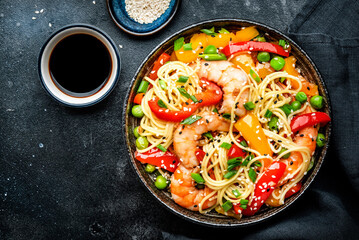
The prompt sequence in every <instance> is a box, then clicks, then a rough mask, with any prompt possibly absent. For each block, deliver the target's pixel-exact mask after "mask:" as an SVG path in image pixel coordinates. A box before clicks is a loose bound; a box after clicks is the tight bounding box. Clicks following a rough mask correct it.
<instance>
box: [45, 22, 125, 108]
mask: <svg viewBox="0 0 359 240" xmlns="http://www.w3.org/2000/svg"><path fill="white" fill-rule="evenodd" d="M38 66H39V76H40V80H41V85H42V87H43V88H44V90H45V91H46V92H47V93H48V94H49V95H50V96H51V97H52V98H53V99H54V100H56V101H57V102H59V103H61V104H63V105H65V106H69V107H88V106H92V105H94V104H96V103H99V102H100V101H102V100H103V99H105V98H106V97H107V96H108V95H109V94H110V93H111V92H112V90H113V89H114V88H115V86H116V84H117V82H118V80H119V75H120V70H121V61H120V55H119V52H118V49H117V47H116V44H115V43H114V42H113V41H112V39H111V38H110V37H109V36H108V35H107V34H106V33H105V32H103V31H102V30H100V29H99V28H96V27H94V26H91V25H88V24H72V25H68V26H65V27H63V28H61V29H59V30H58V31H56V32H55V33H53V34H52V35H51V36H50V37H49V38H48V40H47V41H46V42H45V43H44V46H43V47H42V48H41V50H40V55H39V65H38Z"/></svg>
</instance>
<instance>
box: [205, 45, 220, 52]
mask: <svg viewBox="0 0 359 240" xmlns="http://www.w3.org/2000/svg"><path fill="white" fill-rule="evenodd" d="M204 53H205V54H216V53H217V48H216V47H215V46H214V45H208V46H207V47H206V48H205V49H204Z"/></svg>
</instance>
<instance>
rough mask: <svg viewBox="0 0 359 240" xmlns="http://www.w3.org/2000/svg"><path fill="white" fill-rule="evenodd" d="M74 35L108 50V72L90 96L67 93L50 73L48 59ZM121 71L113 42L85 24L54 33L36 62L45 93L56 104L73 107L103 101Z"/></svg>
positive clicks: (114, 84)
mask: <svg viewBox="0 0 359 240" xmlns="http://www.w3.org/2000/svg"><path fill="white" fill-rule="evenodd" d="M75 34H86V35H90V36H92V37H95V38H97V39H98V40H99V41H100V42H101V43H102V44H103V45H104V46H105V47H106V48H107V50H108V53H109V56H110V58H111V71H110V74H109V76H108V78H107V80H105V81H104V83H103V84H102V85H101V86H100V87H98V88H97V89H95V90H93V91H91V94H86V95H84V96H82V95H80V94H77V93H71V94H70V93H68V92H67V91H66V90H64V88H62V87H61V86H60V85H59V84H57V83H56V80H54V78H53V76H52V73H51V70H50V65H49V62H50V57H51V54H52V52H53V49H54V48H55V47H56V45H57V44H58V43H59V42H61V41H62V40H63V39H65V38H66V37H69V36H71V35H75ZM120 71H121V60H120V54H119V52H118V49H117V47H116V44H115V43H114V42H113V40H112V39H111V38H110V36H108V35H107V34H106V33H105V32H104V31H102V30H101V29H99V28H97V27H94V26H92V25H88V24H71V25H67V26H65V27H62V28H61V29H59V30H57V31H56V32H54V33H53V34H52V35H51V36H50V37H49V38H48V39H47V41H46V42H45V43H44V45H43V47H42V48H41V50H40V54H39V59H38V72H39V76H40V80H41V85H42V87H43V88H44V89H45V91H46V92H47V93H48V94H49V95H50V96H51V97H52V98H53V99H54V100H56V101H57V102H59V103H61V104H63V105H65V106H68V107H74V108H82V107H88V106H92V105H94V104H97V103H99V102H100V101H102V100H103V99H105V98H106V97H107V96H108V95H109V94H110V93H111V92H112V90H113V89H114V88H115V86H116V84H117V82H118V79H119V76H120Z"/></svg>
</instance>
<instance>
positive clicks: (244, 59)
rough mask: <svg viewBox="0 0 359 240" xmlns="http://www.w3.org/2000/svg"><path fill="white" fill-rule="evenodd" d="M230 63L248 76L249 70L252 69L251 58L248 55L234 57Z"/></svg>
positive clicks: (242, 54) (252, 62)
mask: <svg viewBox="0 0 359 240" xmlns="http://www.w3.org/2000/svg"><path fill="white" fill-rule="evenodd" d="M231 62H232V63H233V64H234V65H236V66H237V67H240V68H242V69H243V70H244V71H245V72H246V73H247V74H249V71H250V70H251V68H253V69H254V61H253V58H252V56H251V55H250V54H248V53H241V54H238V55H236V56H235V57H234V58H232V60H231Z"/></svg>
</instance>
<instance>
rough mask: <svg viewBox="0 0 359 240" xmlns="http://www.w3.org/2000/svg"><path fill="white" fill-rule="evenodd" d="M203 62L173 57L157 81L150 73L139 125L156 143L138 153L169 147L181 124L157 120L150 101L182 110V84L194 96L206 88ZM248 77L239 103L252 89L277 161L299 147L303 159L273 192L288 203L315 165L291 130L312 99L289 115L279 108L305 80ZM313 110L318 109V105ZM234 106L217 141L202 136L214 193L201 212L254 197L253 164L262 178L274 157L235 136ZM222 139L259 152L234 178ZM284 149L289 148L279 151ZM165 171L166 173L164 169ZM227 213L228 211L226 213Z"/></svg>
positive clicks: (281, 74)
mask: <svg viewBox="0 0 359 240" xmlns="http://www.w3.org/2000/svg"><path fill="white" fill-rule="evenodd" d="M198 66H199V61H197V67H196V68H195V69H193V68H191V67H190V66H188V65H187V64H185V63H182V62H180V61H171V62H168V63H166V64H165V65H163V66H162V67H161V68H160V69H159V70H158V73H157V75H158V78H157V79H156V80H151V79H150V78H148V77H145V80H146V81H148V82H149V83H150V84H151V85H152V88H151V89H149V90H148V91H147V92H146V94H145V95H144V98H143V100H142V103H141V106H142V109H143V112H144V117H143V118H142V120H141V123H140V126H141V128H142V130H141V136H146V137H147V139H148V141H149V142H150V143H151V145H150V146H149V147H148V148H145V149H143V150H138V151H139V152H147V151H148V150H150V149H152V148H154V147H155V146H157V145H158V144H161V145H162V146H164V147H165V148H169V147H170V146H171V144H172V143H173V134H174V130H175V128H176V127H177V126H178V123H174V122H168V121H163V120H160V119H158V118H157V117H156V116H155V115H154V114H153V112H152V111H151V109H150V108H149V105H148V101H150V100H152V99H153V98H154V97H157V98H158V99H160V100H162V101H163V102H164V103H165V104H166V106H167V108H168V110H174V111H180V110H182V107H183V106H186V105H185V103H186V101H187V98H186V97H184V96H182V95H181V93H180V91H179V90H178V88H181V87H182V86H183V87H182V88H185V89H186V91H187V92H188V93H189V94H190V95H194V94H196V93H199V92H201V91H202V88H201V87H200V85H199V77H198V76H197V74H196V71H197V69H198ZM180 76H188V77H189V78H188V81H187V82H185V83H179V82H177V80H178V79H179V77H180ZM248 78H249V79H250V84H249V85H247V86H245V87H243V88H242V89H241V91H240V93H239V94H238V96H237V98H236V101H235V102H237V101H238V100H239V99H240V96H241V94H242V93H243V92H244V91H245V90H246V89H249V91H250V97H249V101H252V102H255V103H258V104H256V108H255V109H254V110H253V113H254V114H255V115H256V116H257V117H258V119H259V121H260V123H261V125H262V127H263V130H264V133H265V135H266V136H267V138H268V142H269V146H270V148H271V150H272V151H273V152H274V153H275V154H278V156H277V157H276V158H275V159H273V160H274V161H278V160H279V159H280V158H281V157H282V156H284V155H286V154H287V153H290V152H299V153H300V154H301V155H302V158H303V162H302V163H301V165H300V167H298V169H297V170H296V171H295V172H294V173H293V174H292V176H291V177H292V178H291V180H290V181H289V179H287V181H286V182H285V183H287V182H288V181H289V183H287V184H284V185H283V187H282V189H281V190H280V191H279V194H278V195H274V198H276V199H279V202H280V204H283V203H284V198H285V194H286V193H287V192H288V190H289V189H291V188H292V187H293V186H294V185H295V184H296V183H297V182H299V181H300V180H301V179H302V177H303V176H304V175H305V173H306V171H307V169H308V166H309V164H310V158H311V152H310V150H309V149H308V148H307V147H301V146H299V145H297V144H296V143H294V142H293V139H292V134H291V129H290V120H291V119H292V117H293V115H295V114H298V113H300V112H303V111H304V110H305V109H306V108H307V106H308V104H304V105H303V107H302V108H301V109H299V110H297V111H294V112H292V113H290V115H289V116H288V117H287V116H286V114H285V112H283V110H282V109H280V107H282V106H283V105H284V104H288V103H289V102H290V98H288V97H285V95H288V94H296V93H297V92H298V91H299V89H301V87H302V83H301V81H300V80H299V79H298V78H297V77H295V76H291V75H289V74H287V73H286V72H275V73H271V74H269V75H267V76H266V77H265V78H264V79H263V81H261V82H260V83H257V82H256V81H255V80H254V79H253V78H252V77H251V76H250V75H248ZM281 78H286V79H287V85H286V86H285V85H283V87H281V86H280V85H278V84H277V83H276V82H275V81H276V80H278V79H281ZM160 81H164V82H165V83H166V87H165V88H163V85H162V87H161V83H160ZM291 81H296V82H297V85H298V86H299V87H298V89H294V90H293V89H291V84H290V83H291ZM213 109H214V107H202V108H199V109H197V110H196V112H194V114H199V113H201V112H208V111H213ZM267 110H270V111H271V112H272V113H273V116H276V117H278V126H279V127H278V130H277V131H272V130H270V129H269V127H268V124H267V123H268V121H269V118H266V117H265V113H266V112H267ZM312 110H313V111H315V110H314V109H312ZM234 111H235V106H233V107H232V111H231V125H230V130H229V132H228V133H227V132H220V133H219V134H218V135H217V136H215V137H214V139H212V140H210V139H208V138H207V137H205V138H204V139H202V140H200V141H199V145H200V146H202V147H203V151H204V152H206V153H207V154H206V156H205V157H204V159H203V161H202V164H201V166H200V168H201V174H202V177H203V179H204V181H205V185H206V186H207V187H209V188H210V189H212V190H213V191H212V192H211V193H210V194H208V195H207V196H205V197H204V198H203V200H202V202H201V203H200V204H199V212H201V213H206V212H208V211H211V210H212V209H214V208H216V207H217V206H221V205H222V204H223V201H224V200H225V201H227V200H229V201H231V202H232V203H240V201H241V199H246V198H248V196H253V194H254V187H255V184H254V183H253V182H252V181H251V179H250V177H249V173H248V172H249V169H250V166H251V165H252V164H253V163H256V162H260V163H261V166H262V167H261V168H259V171H258V170H257V171H258V178H260V177H261V175H262V173H263V166H264V162H263V159H266V158H271V157H270V156H263V155H261V154H260V153H259V152H257V151H256V150H254V149H251V148H248V147H243V146H242V145H241V144H239V143H238V142H237V141H236V140H237V139H238V138H239V137H240V135H239V134H238V131H237V130H236V129H235V128H234V123H235V119H234V117H235V114H234ZM223 142H231V143H232V144H236V145H237V146H238V147H239V148H241V149H243V150H245V151H248V152H250V153H252V154H254V157H253V158H252V159H251V160H250V161H249V162H248V164H247V165H246V166H240V167H239V169H238V171H237V172H236V173H235V175H234V176H233V177H231V178H230V179H225V178H224V175H225V174H226V173H227V169H228V164H227V161H228V160H229V159H228V157H227V152H228V150H227V149H225V148H222V147H220V145H221V144H222V143H223ZM282 148H285V149H286V151H284V152H282V153H280V152H281V150H282ZM279 153H280V154H279ZM271 159H272V158H271ZM159 170H160V169H159ZM161 173H163V171H161ZM163 175H166V174H164V173H163ZM167 177H168V175H167ZM285 180H286V179H285ZM233 190H237V191H238V192H239V193H240V197H238V196H235V195H234V193H233ZM213 198H216V199H217V204H215V205H214V206H213V207H211V208H209V209H205V210H203V209H202V207H201V206H202V205H203V204H204V202H205V201H207V200H209V199H213ZM216 210H218V209H216ZM219 210H220V209H219ZM222 212H223V211H222ZM223 214H227V213H226V212H223Z"/></svg>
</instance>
